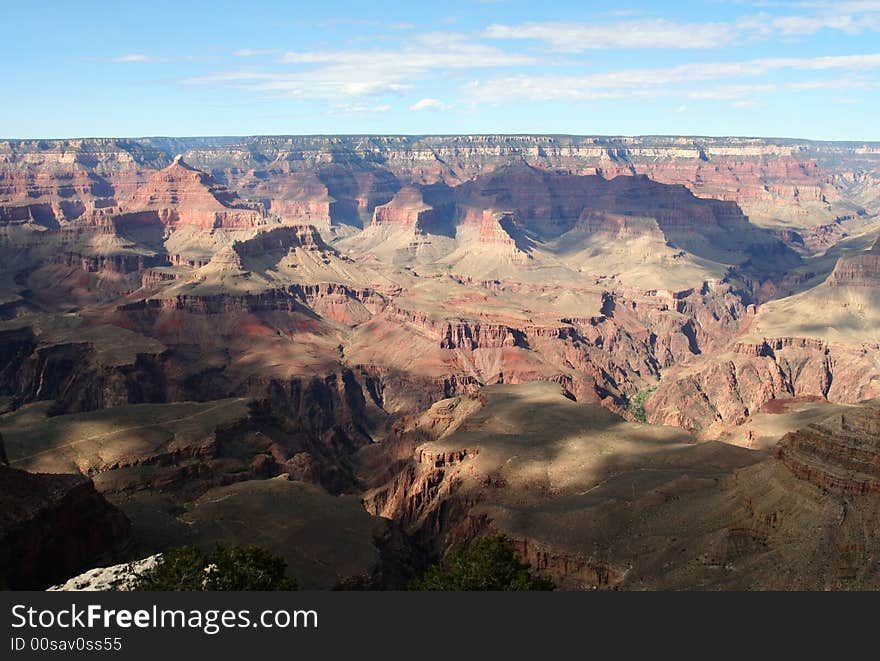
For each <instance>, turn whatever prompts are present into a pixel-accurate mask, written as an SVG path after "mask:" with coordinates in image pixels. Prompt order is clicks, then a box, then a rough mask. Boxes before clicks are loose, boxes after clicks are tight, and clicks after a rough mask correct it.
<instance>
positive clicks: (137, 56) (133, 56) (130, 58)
mask: <svg viewBox="0 0 880 661" xmlns="http://www.w3.org/2000/svg"><path fill="white" fill-rule="evenodd" d="M113 61H114V62H161V61H162V58H161V57H153V56H151V55H144V54H143V53H129V54H127V55H120V56H119V57H114V58H113Z"/></svg>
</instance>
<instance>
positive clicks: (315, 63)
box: [182, 34, 536, 100]
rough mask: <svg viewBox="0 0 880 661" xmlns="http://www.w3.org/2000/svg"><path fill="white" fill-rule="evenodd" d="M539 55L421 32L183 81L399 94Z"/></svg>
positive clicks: (309, 92)
mask: <svg viewBox="0 0 880 661" xmlns="http://www.w3.org/2000/svg"><path fill="white" fill-rule="evenodd" d="M535 62H536V59H535V58H533V57H531V56H527V55H523V54H519V53H508V52H505V51H503V50H501V49H498V48H495V47H493V46H488V45H485V44H480V43H477V42H474V41H471V40H468V39H467V38H466V37H464V36H463V35H460V34H422V35H416V36H414V37H412V38H411V39H408V40H406V41H405V42H404V43H403V44H402V45H401V46H399V47H398V48H394V49H378V48H377V49H335V50H320V51H290V52H287V53H285V54H284V55H282V56H281V57H280V58H278V60H277V61H276V64H282V65H290V70H278V69H277V68H276V69H273V70H271V71H269V70H265V69H243V70H237V71H224V72H218V73H214V74H209V75H206V76H200V77H195V78H188V79H185V80H184V81H182V82H183V83H184V84H189V85H224V86H236V87H242V88H246V89H250V90H254V91H259V92H264V93H267V94H276V95H284V96H292V97H299V98H317V99H329V100H332V99H336V98H338V97H340V96H346V97H359V96H371V95H372V96H375V95H383V94H399V93H401V92H403V91H406V90H409V89H411V88H412V87H413V85H414V84H415V83H416V82H417V81H421V80H424V79H426V78H430V77H433V76H437V75H442V74H444V73H447V72H455V71H458V72H461V71H472V70H475V69H485V68H488V69H498V68H504V67H512V66H528V65H532V64H534V63H535Z"/></svg>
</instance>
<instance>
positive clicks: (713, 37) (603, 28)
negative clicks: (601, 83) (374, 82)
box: [484, 1, 880, 53]
mask: <svg viewBox="0 0 880 661" xmlns="http://www.w3.org/2000/svg"><path fill="white" fill-rule="evenodd" d="M805 9H808V11H805V12H802V13H799V14H792V15H782V16H780V15H772V14H768V13H760V14H755V15H751V16H743V17H740V18H739V19H736V20H732V21H728V22H719V21H716V22H702V23H696V22H695V23H681V22H677V21H672V20H667V19H662V18H659V19H640V20H624V21H616V22H590V23H583V22H572V21H561V22H530V23H522V24H518V25H511V24H493V25H490V26H489V27H487V28H486V30H485V32H484V36H485V37H487V38H489V39H521V40H530V41H536V42H540V43H543V44H545V45H546V46H547V47H548V48H550V49H552V50H555V51H559V52H564V53H582V52H585V51H588V50H595V49H647V48H668V49H711V48H721V47H726V46H731V45H734V44H737V43H741V42H746V41H748V40H754V39H756V38H769V37H772V36H778V37H793V36H804V35H813V34H816V33H818V32H820V31H822V30H838V31H842V32H846V33H849V34H858V33H860V32H864V31H880V3H878V2H872V1H869V2H841V3H830V2H829V3H815V4H813V5H810V6H808V7H805Z"/></svg>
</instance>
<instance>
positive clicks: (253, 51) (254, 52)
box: [232, 48, 281, 57]
mask: <svg viewBox="0 0 880 661" xmlns="http://www.w3.org/2000/svg"><path fill="white" fill-rule="evenodd" d="M280 52H281V50H280V49H278V48H239V49H238V50H234V51H232V54H233V55H235V56H236V57H257V56H258V55H274V54H276V53H280Z"/></svg>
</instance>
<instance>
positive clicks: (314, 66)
mask: <svg viewBox="0 0 880 661" xmlns="http://www.w3.org/2000/svg"><path fill="white" fill-rule="evenodd" d="M0 23H2V24H3V26H4V28H5V29H4V33H5V37H4V39H3V40H2V41H0V58H2V61H3V62H4V66H3V68H2V73H0V84H2V88H0V89H2V90H3V97H4V98H3V102H2V103H0V136H2V137H8V138H15V137H19V138H28V137H30V138H33V137H82V136H145V135H172V136H191V135H252V134H310V133H394V134H400V133H579V134H603V135H609V134H613V135H644V134H686V135H754V136H773V137H799V138H814V139H825V140H880V129H878V126H880V122H878V121H877V115H878V108H880V0H853V1H844V2H824V1H821V0H815V1H809V0H807V1H803V2H772V1H768V2H758V1H756V2H749V1H746V0H742V1H723V0H716V1H713V0H708V1H704V2H664V3H659V2H639V1H636V0H633V1H632V2H626V0H620V1H617V2H562V1H556V0H554V1H549V0H547V1H545V2H535V0H470V1H463V0H458V1H456V0H450V1H447V2H439V3H416V2H413V1H412V0H410V1H408V2H382V1H381V0H374V1H373V2H337V1H333V0H324V1H322V2H318V1H314V2H307V3H306V2H270V1H267V0H250V1H249V2H225V1H223V0H215V1H213V2H180V1H179V0H178V1H177V2H168V1H166V0H153V1H152V2H143V1H139V2H126V1H124V0H123V1H120V2H116V3H108V2H106V1H102V2H94V1H91V0H78V1H77V2H60V1H58V2H42V3H39V4H38V5H35V4H33V3H28V2H23V1H20V0H18V1H12V0H0Z"/></svg>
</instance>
